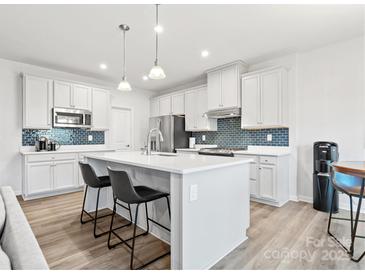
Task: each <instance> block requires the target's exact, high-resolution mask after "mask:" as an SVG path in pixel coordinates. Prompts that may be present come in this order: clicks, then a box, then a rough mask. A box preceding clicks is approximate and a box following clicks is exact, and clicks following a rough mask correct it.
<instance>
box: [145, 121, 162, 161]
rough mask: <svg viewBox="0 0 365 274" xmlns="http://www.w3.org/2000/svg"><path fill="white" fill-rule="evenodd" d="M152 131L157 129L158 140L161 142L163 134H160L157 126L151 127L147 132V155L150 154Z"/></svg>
mask: <svg viewBox="0 0 365 274" xmlns="http://www.w3.org/2000/svg"><path fill="white" fill-rule="evenodd" d="M154 131H158V134H159V136H160V141H161V142H163V136H162V132H161V130H160V129H158V128H157V127H156V128H153V129H151V130H150V132H149V133H148V137H147V151H146V154H147V155H151V136H152V133H153V132H154Z"/></svg>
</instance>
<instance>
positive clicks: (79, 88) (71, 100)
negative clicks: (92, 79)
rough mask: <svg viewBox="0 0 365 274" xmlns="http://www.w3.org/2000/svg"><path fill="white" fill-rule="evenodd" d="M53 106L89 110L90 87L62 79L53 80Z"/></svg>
mask: <svg viewBox="0 0 365 274" xmlns="http://www.w3.org/2000/svg"><path fill="white" fill-rule="evenodd" d="M53 92H54V106H55V107H61V108H77V109H87V110H91V96H92V95H91V88H90V87H87V86H84V85H79V84H73V83H69V82H64V81H54V88H53Z"/></svg>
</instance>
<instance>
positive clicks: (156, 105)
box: [150, 98, 160, 117]
mask: <svg viewBox="0 0 365 274" xmlns="http://www.w3.org/2000/svg"><path fill="white" fill-rule="evenodd" d="M150 116H151V117H157V116H160V101H159V99H158V98H152V99H151V101H150Z"/></svg>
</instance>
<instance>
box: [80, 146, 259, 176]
mask: <svg viewBox="0 0 365 274" xmlns="http://www.w3.org/2000/svg"><path fill="white" fill-rule="evenodd" d="M159 154H160V155H159ZM161 154H163V155H164V156H163V155H161ZM85 157H86V158H90V159H97V160H103V161H109V162H113V163H120V164H126V165H131V166H138V167H143V168H149V169H154V170H160V171H166V172H170V173H177V174H188V173H195V172H200V171H205V170H211V169H219V168H224V167H228V166H235V165H240V164H245V163H249V162H251V161H252V160H251V159H242V158H234V157H219V156H205V155H190V154H188V155H177V154H175V153H153V154H152V155H144V154H142V153H141V151H125V152H120V151H118V152H105V153H98V154H92V153H89V154H85Z"/></svg>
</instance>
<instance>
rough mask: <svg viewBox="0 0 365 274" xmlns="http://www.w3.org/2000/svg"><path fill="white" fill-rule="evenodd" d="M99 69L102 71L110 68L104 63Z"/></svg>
mask: <svg viewBox="0 0 365 274" xmlns="http://www.w3.org/2000/svg"><path fill="white" fill-rule="evenodd" d="M99 68H100V69H102V70H106V69H107V68H108V66H107V65H106V64H104V63H102V64H100V65H99Z"/></svg>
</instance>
